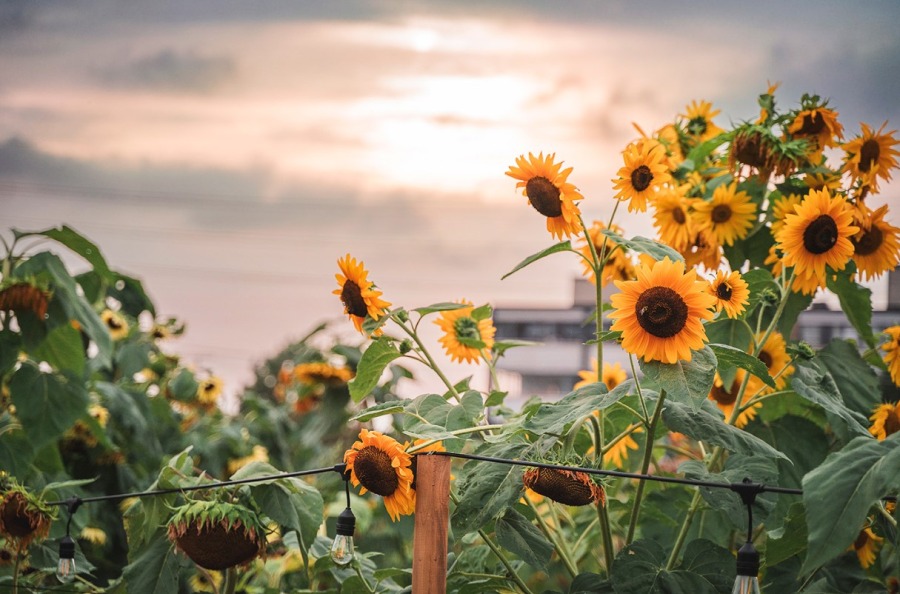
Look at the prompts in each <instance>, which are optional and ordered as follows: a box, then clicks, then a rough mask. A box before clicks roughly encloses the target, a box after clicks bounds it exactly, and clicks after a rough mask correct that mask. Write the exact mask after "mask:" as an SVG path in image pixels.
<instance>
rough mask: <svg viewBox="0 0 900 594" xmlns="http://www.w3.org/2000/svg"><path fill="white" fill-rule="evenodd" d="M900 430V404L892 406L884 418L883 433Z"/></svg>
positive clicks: (887, 433) (889, 433) (890, 433)
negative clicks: (892, 408)
mask: <svg viewBox="0 0 900 594" xmlns="http://www.w3.org/2000/svg"><path fill="white" fill-rule="evenodd" d="M898 431H900V406H896V407H894V410H892V411H891V412H890V413H888V416H887V418H886V419H885V420H884V433H885V435H893V434H894V433H897V432H898Z"/></svg>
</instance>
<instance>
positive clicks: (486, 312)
mask: <svg viewBox="0 0 900 594" xmlns="http://www.w3.org/2000/svg"><path fill="white" fill-rule="evenodd" d="M492 315H494V308H493V307H491V305H490V304H489V303H485V304H484V305H481V306H479V307H476V308H475V309H473V310H472V319H473V320H475V321H476V322H480V321H481V320H487V319H488V318H490V317H491V316H492Z"/></svg>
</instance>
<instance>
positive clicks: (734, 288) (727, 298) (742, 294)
mask: <svg viewBox="0 0 900 594" xmlns="http://www.w3.org/2000/svg"><path fill="white" fill-rule="evenodd" d="M708 290H709V293H710V295H712V296H713V297H715V298H716V303H715V307H716V311H717V312H718V311H722V310H723V309H724V310H725V315H727V316H728V317H729V318H736V317H738V316H739V315H741V314H742V313H744V308H745V307H746V306H747V304H748V303H750V289H749V288H748V285H747V281H745V280H744V279H743V278H741V273H740V272H738V271H736V270H735V271H734V272H725V271H724V270H720V271H718V272H717V273H716V278H715V279H713V281H712V282H711V283H710V284H709V287H708Z"/></svg>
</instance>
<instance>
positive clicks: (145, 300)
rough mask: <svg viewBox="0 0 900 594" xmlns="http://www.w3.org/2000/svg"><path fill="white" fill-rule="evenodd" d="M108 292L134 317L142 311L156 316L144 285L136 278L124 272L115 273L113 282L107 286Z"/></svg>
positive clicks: (123, 309)
mask: <svg viewBox="0 0 900 594" xmlns="http://www.w3.org/2000/svg"><path fill="white" fill-rule="evenodd" d="M108 290H109V294H110V296H111V297H113V298H115V299H116V300H117V301H118V302H119V303H121V304H122V311H124V312H125V313H127V314H128V315H130V316H132V317H134V318H136V317H138V316H140V315H141V314H142V313H143V312H145V311H147V312H150V315H152V316H153V317H156V308H155V307H154V306H153V301H151V300H150V297H148V296H147V293H146V292H145V291H144V285H143V284H142V283H141V281H139V280H138V279H136V278H133V277H130V276H127V275H125V274H121V273H119V274H116V280H115V282H114V283H113V284H112V285H110V287H109V289H108Z"/></svg>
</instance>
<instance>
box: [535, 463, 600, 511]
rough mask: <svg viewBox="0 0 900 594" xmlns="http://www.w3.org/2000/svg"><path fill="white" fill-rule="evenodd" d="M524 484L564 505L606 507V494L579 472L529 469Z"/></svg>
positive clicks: (586, 475)
mask: <svg viewBox="0 0 900 594" xmlns="http://www.w3.org/2000/svg"><path fill="white" fill-rule="evenodd" d="M522 482H523V483H524V484H525V486H526V487H528V488H529V489H531V490H532V491H534V492H536V493H539V494H541V495H543V496H544V497H549V498H550V499H552V500H553V501H556V502H557V503H562V504H563V505H575V506H580V505H589V504H591V503H594V502H598V501H599V502H600V504H601V505H606V493H604V491H603V488H602V487H601V486H600V485H598V484H597V483H595V482H594V481H593V480H592V479H591V477H590V476H589V475H588V474H586V473H584V472H579V471H572V470H559V469H555V468H529V469H528V470H526V471H525V472H524V473H523V475H522Z"/></svg>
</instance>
